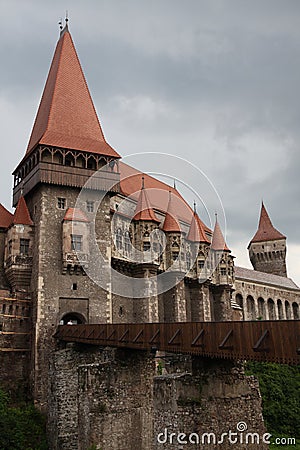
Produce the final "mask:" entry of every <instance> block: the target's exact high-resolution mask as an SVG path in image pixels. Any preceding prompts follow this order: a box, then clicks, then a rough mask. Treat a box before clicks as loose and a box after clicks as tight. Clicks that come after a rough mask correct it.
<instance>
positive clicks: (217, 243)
mask: <svg viewBox="0 0 300 450" xmlns="http://www.w3.org/2000/svg"><path fill="white" fill-rule="evenodd" d="M211 249H212V250H217V251H228V252H230V250H229V248H228V247H227V245H226V242H225V239H224V236H223V233H222V231H221V228H220V225H219V223H218V221H217V220H216V224H215V228H214V232H213V237H212V242H211Z"/></svg>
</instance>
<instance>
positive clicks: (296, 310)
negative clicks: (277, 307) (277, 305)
mask: <svg viewBox="0 0 300 450" xmlns="http://www.w3.org/2000/svg"><path fill="white" fill-rule="evenodd" d="M292 309H293V317H294V319H295V320H298V319H299V305H298V303H296V302H294V303H293V304H292Z"/></svg>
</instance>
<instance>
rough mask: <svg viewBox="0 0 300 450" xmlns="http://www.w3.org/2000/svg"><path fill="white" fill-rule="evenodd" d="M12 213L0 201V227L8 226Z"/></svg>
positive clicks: (11, 219) (10, 222)
mask: <svg viewBox="0 0 300 450" xmlns="http://www.w3.org/2000/svg"><path fill="white" fill-rule="evenodd" d="M13 217H14V216H13V215H12V214H11V213H10V212H9V211H8V210H7V209H6V208H4V206H3V205H2V204H1V203H0V228H8V227H9V226H10V225H11V224H12V221H13Z"/></svg>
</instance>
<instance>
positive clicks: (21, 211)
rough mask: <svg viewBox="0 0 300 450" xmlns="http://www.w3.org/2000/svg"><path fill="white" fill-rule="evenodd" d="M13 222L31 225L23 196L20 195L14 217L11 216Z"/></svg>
mask: <svg viewBox="0 0 300 450" xmlns="http://www.w3.org/2000/svg"><path fill="white" fill-rule="evenodd" d="M13 224H14V225H33V222H32V220H31V217H30V214H29V211H28V208H27V205H26V202H25V198H24V197H23V196H21V197H20V198H19V201H18V204H17V207H16V210H15V213H14V217H13Z"/></svg>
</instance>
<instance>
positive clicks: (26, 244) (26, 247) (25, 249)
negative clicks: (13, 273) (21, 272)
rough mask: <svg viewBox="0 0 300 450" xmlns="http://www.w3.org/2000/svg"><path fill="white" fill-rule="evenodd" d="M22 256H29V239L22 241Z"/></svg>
mask: <svg viewBox="0 0 300 450" xmlns="http://www.w3.org/2000/svg"><path fill="white" fill-rule="evenodd" d="M20 254H21V255H28V254H29V239H20Z"/></svg>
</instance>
